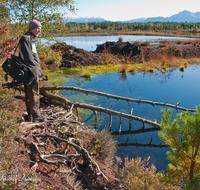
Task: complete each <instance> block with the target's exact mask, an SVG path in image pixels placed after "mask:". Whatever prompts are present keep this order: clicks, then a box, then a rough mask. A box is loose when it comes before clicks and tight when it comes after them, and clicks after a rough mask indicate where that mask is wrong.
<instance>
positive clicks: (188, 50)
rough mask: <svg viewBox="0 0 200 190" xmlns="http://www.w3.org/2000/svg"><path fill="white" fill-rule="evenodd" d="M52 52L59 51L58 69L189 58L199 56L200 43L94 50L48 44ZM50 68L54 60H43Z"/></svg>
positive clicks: (116, 44) (125, 45) (114, 45)
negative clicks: (59, 62) (60, 55)
mask: <svg viewBox="0 0 200 190" xmlns="http://www.w3.org/2000/svg"><path fill="white" fill-rule="evenodd" d="M51 48H52V49H53V50H54V51H60V52H61V54H62V61H61V65H60V68H72V67H77V66H89V65H102V64H105V63H108V62H109V63H131V64H134V63H143V62H148V61H160V62H163V60H172V59H174V58H178V59H192V58H199V57H200V44H199V42H198V41H191V42H185V43H184V42H168V41H163V42H160V44H154V45H150V44H149V43H148V42H146V43H139V42H135V43H129V42H120V41H118V42H106V43H104V44H101V45H99V46H98V47H97V49H96V50H95V51H94V52H88V51H85V50H83V49H79V48H76V47H74V46H70V45H67V44H65V43H58V44H54V45H52V46H51ZM45 63H46V65H47V68H48V69H50V68H51V67H52V65H53V62H45Z"/></svg>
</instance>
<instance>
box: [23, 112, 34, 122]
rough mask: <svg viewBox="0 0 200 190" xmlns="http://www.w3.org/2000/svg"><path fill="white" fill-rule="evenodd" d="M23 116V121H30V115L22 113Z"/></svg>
mask: <svg viewBox="0 0 200 190" xmlns="http://www.w3.org/2000/svg"><path fill="white" fill-rule="evenodd" d="M23 117H24V121H25V122H30V121H32V117H31V115H27V114H24V115H23Z"/></svg>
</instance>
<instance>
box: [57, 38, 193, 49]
mask: <svg viewBox="0 0 200 190" xmlns="http://www.w3.org/2000/svg"><path fill="white" fill-rule="evenodd" d="M119 37H122V39H123V41H124V42H134V41H149V42H158V41H160V40H170V41H174V40H194V38H182V37H167V36H138V35H121V36H72V37H56V38H55V39H57V40H59V41H61V42H65V43H66V44H68V45H72V46H75V47H77V48H81V49H84V50H86V51H95V50H96V47H97V45H98V44H103V43H105V42H106V41H114V42H116V41H118V38H119Z"/></svg>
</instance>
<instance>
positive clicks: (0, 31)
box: [0, 23, 21, 58]
mask: <svg viewBox="0 0 200 190" xmlns="http://www.w3.org/2000/svg"><path fill="white" fill-rule="evenodd" d="M7 32H8V28H7V23H6V24H4V25H3V26H0V38H1V40H0V58H5V57H9V55H10V54H11V52H12V51H13V50H14V49H15V48H16V47H17V43H18V40H19V38H20V37H21V36H17V37H15V38H8V37H7V35H6V34H7Z"/></svg>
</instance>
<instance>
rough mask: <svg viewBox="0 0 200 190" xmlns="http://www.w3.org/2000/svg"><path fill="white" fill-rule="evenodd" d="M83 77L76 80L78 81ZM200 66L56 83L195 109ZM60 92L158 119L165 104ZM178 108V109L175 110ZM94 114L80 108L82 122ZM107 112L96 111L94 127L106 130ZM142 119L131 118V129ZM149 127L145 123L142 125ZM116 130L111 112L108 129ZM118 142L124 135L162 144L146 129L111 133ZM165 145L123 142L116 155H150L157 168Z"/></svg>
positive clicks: (198, 98) (89, 121) (91, 120)
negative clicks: (145, 145) (125, 132)
mask: <svg viewBox="0 0 200 190" xmlns="http://www.w3.org/2000/svg"><path fill="white" fill-rule="evenodd" d="M78 80H81V81H83V82H82V83H81V84H79V81H78ZM199 81H200V66H197V65H196V66H190V67H188V68H187V69H185V71H184V72H180V71H179V69H177V70H174V71H168V72H166V73H165V74H162V73H161V72H155V73H153V74H151V73H135V74H130V73H127V74H126V75H122V74H121V73H116V72H114V73H109V74H100V75H92V77H91V80H90V81H85V79H84V78H68V77H66V80H64V81H63V82H62V83H61V84H60V85H63V86H74V87H79V88H83V89H89V90H97V91H100V92H105V93H110V94H114V95H118V96H124V97H130V98H133V99H137V98H138V99H142V100H151V101H154V100H155V101H156V102H166V101H167V102H168V103H170V104H175V105H176V104H177V102H179V100H180V106H182V107H186V108H191V109H195V106H196V105H199V104H200V84H199ZM62 93H63V94H64V96H66V97H67V98H68V99H70V100H73V101H78V102H85V103H90V104H93V105H96V106H102V107H105V108H109V109H113V110H116V111H120V112H125V113H129V112H130V111H131V109H132V108H133V114H134V115H136V116H140V117H143V118H145V119H149V120H153V121H154V120H155V119H156V120H157V121H158V122H160V120H161V117H160V109H162V108H165V109H167V108H166V107H162V106H156V107H155V108H154V107H153V106H152V105H148V104H139V105H138V104H137V103H130V105H128V103H127V102H125V101H117V100H114V99H107V98H105V97H98V96H95V95H88V96H87V95H85V94H83V93H79V92H71V91H68V92H67V91H62ZM179 112H180V111H179ZM176 113H177V111H176V110H173V117H175V116H176ZM94 121H95V120H94V114H93V112H91V111H89V110H84V114H83V115H82V122H85V123H86V124H87V125H91V126H94ZM109 122H110V120H109V115H107V114H103V113H102V115H100V114H99V113H98V122H97V128H98V129H103V128H106V129H108V130H109ZM142 127H143V125H142V123H140V122H138V121H132V131H134V130H138V129H141V128H142ZM149 127H151V126H150V125H147V126H146V128H149ZM128 129H129V120H128V119H122V131H126V130H128ZM118 130H119V118H118V117H116V116H113V123H112V131H118ZM113 138H115V139H116V140H118V141H119V142H120V143H125V142H126V141H127V138H128V141H127V142H128V143H135V142H138V143H144V144H146V143H149V142H150V141H151V140H152V144H160V143H161V144H164V143H163V142H162V141H161V140H160V139H159V137H158V132H157V131H154V132H146V133H140V134H132V135H130V134H129V135H117V136H114V137H113ZM167 150H168V148H162V149H161V148H153V147H151V148H150V147H135V146H126V147H125V146H123V147H119V148H118V149H117V155H118V156H120V157H121V158H122V159H124V158H125V157H127V156H128V157H129V158H132V157H142V158H147V157H148V156H150V157H151V159H150V163H153V164H154V165H155V166H156V167H157V169H158V171H160V170H164V169H165V167H166V165H167V163H168V162H167V159H166V158H167V157H166V151H167Z"/></svg>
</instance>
